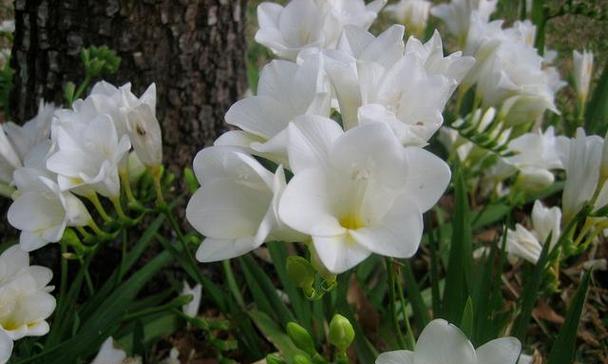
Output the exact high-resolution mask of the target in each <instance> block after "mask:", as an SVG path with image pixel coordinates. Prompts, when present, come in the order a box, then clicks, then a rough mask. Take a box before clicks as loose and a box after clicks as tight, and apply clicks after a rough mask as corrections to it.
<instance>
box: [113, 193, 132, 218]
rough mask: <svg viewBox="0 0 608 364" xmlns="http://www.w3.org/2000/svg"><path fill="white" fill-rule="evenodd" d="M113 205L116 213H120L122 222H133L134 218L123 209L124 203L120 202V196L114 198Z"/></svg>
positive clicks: (119, 216)
mask: <svg viewBox="0 0 608 364" xmlns="http://www.w3.org/2000/svg"><path fill="white" fill-rule="evenodd" d="M111 201H112V205H114V209H115V210H116V213H117V214H118V218H119V219H120V221H121V222H123V223H125V224H128V225H131V224H133V222H134V220H133V219H131V218H130V217H129V216H127V214H125V211H124V210H123V209H122V204H121V203H120V197H115V198H113V199H112V200H111Z"/></svg>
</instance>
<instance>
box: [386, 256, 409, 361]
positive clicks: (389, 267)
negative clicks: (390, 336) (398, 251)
mask: <svg viewBox="0 0 608 364" xmlns="http://www.w3.org/2000/svg"><path fill="white" fill-rule="evenodd" d="M386 272H387V274H388V285H389V288H388V299H389V301H390V302H389V310H390V313H391V317H392V324H393V326H394V329H395V332H396V333H397V343H398V344H399V348H400V349H405V348H407V346H408V345H407V343H406V341H405V338H404V337H403V333H402V332H401V325H400V324H399V318H398V317H397V308H396V307H395V301H396V297H395V270H394V269H393V261H392V259H391V258H386Z"/></svg>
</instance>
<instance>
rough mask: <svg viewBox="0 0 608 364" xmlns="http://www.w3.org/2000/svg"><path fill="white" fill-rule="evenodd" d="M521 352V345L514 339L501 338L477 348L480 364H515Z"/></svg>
mask: <svg viewBox="0 0 608 364" xmlns="http://www.w3.org/2000/svg"><path fill="white" fill-rule="evenodd" d="M520 352H521V343H520V342H519V340H517V339H516V338H514V337H503V338H500V339H495V340H492V341H490V342H487V343H485V344H483V345H482V346H480V347H479V348H477V360H478V361H479V363H480V364H515V363H517V358H518V357H519V353H520Z"/></svg>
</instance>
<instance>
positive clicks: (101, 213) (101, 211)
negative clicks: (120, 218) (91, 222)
mask: <svg viewBox="0 0 608 364" xmlns="http://www.w3.org/2000/svg"><path fill="white" fill-rule="evenodd" d="M87 199H89V201H91V203H92V204H93V206H94V207H95V210H97V212H98V213H99V216H101V218H102V219H103V221H105V222H111V221H112V218H111V217H110V215H108V212H107V211H106V209H105V208H104V207H103V205H102V204H101V201H99V196H97V194H96V193H92V194H90V195H88V196H87Z"/></svg>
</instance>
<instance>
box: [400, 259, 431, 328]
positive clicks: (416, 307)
mask: <svg viewBox="0 0 608 364" xmlns="http://www.w3.org/2000/svg"><path fill="white" fill-rule="evenodd" d="M403 281H404V283H405V291H406V294H407V298H408V300H409V301H410V304H411V305H412V310H413V312H414V319H415V320H416V325H417V326H418V328H420V329H422V328H423V327H425V326H426V324H428V323H429V321H431V316H430V315H429V310H428V308H427V306H426V304H425V303H424V298H423V297H422V293H421V292H420V287H419V286H418V282H416V278H414V273H413V272H412V266H411V264H410V262H409V260H405V261H403ZM405 319H407V318H405Z"/></svg>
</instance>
